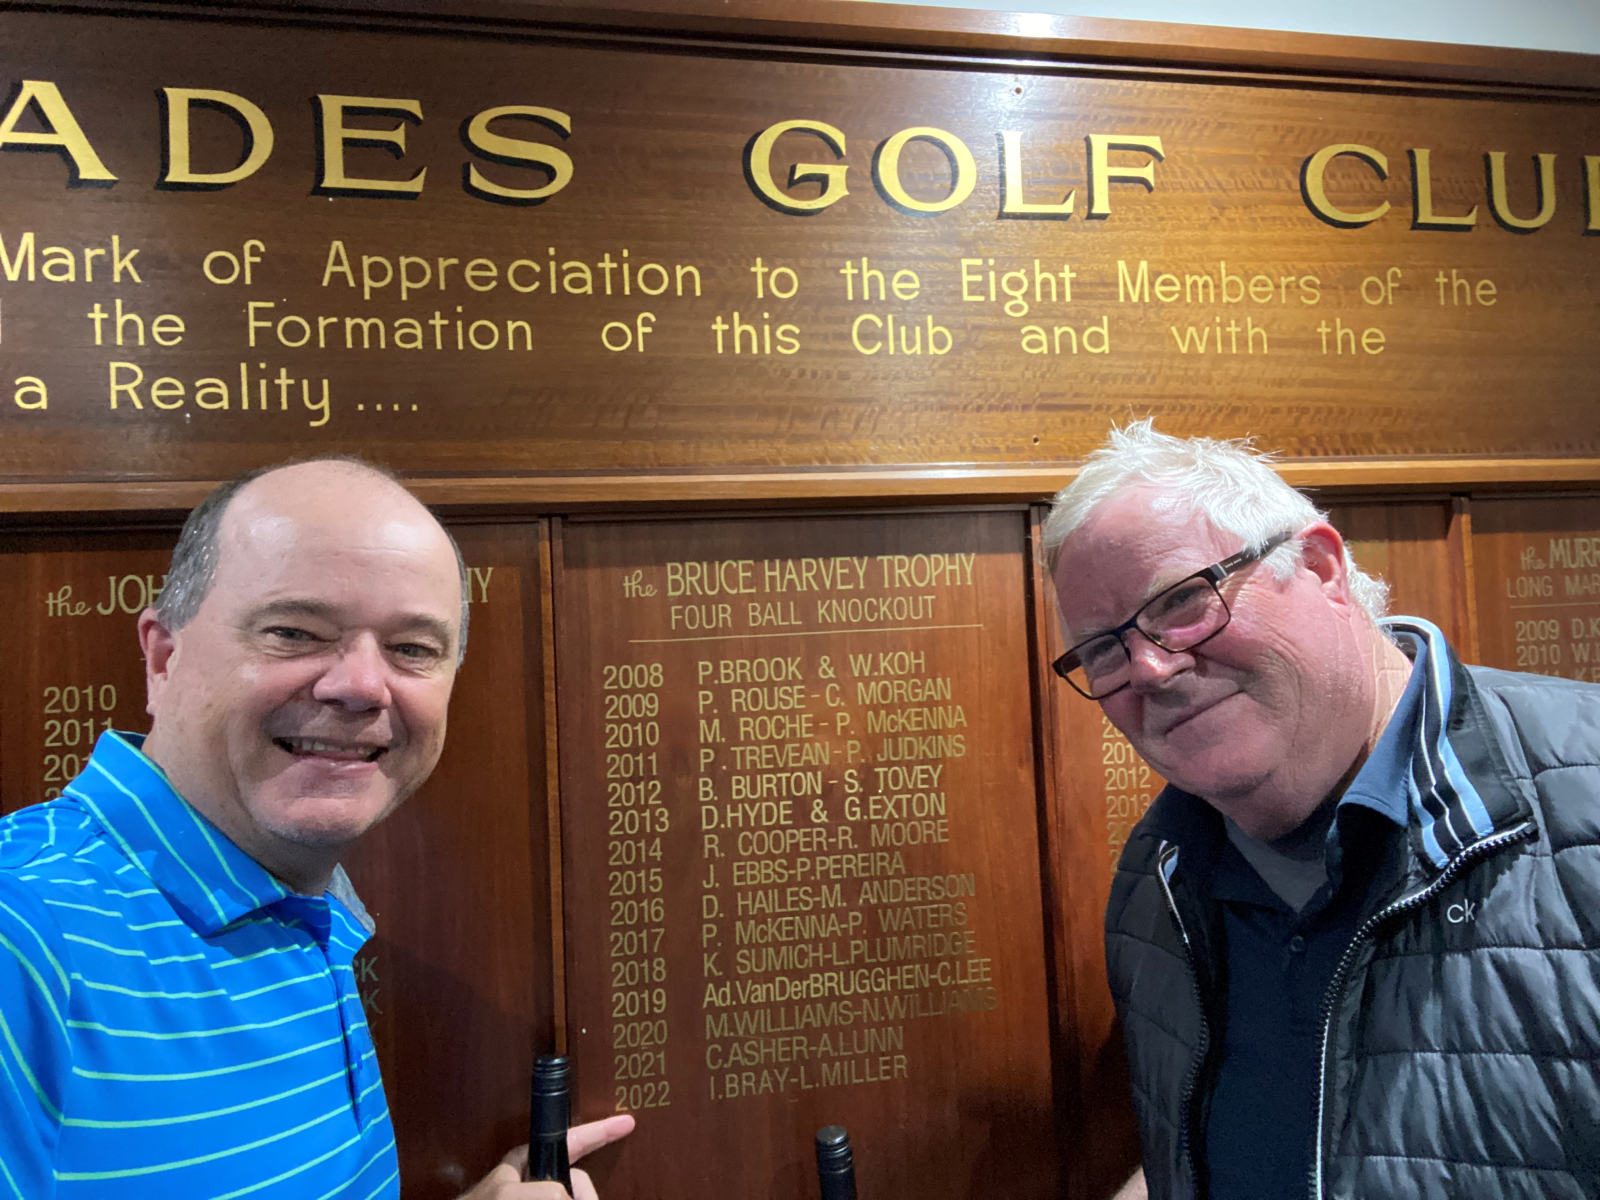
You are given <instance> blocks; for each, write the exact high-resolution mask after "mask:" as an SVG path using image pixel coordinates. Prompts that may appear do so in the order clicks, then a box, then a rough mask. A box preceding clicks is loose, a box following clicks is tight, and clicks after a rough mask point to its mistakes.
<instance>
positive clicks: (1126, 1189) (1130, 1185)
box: [572, 1170, 1150, 1200]
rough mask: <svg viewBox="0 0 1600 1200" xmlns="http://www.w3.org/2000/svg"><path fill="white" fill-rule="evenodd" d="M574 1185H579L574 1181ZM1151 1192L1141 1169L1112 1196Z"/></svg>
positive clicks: (1136, 1198) (1126, 1198) (1125, 1199)
mask: <svg viewBox="0 0 1600 1200" xmlns="http://www.w3.org/2000/svg"><path fill="white" fill-rule="evenodd" d="M572 1186H573V1187H577V1186H578V1185H577V1184H576V1183H574V1184H573V1185H572ZM1149 1194H1150V1193H1149V1192H1148V1191H1146V1190H1145V1186H1144V1171H1143V1170H1139V1171H1135V1172H1134V1173H1133V1178H1132V1179H1130V1180H1128V1182H1127V1183H1125V1184H1123V1185H1122V1187H1120V1188H1119V1189H1117V1194H1116V1195H1115V1196H1113V1197H1111V1200H1145V1198H1146V1197H1147V1196H1148V1195H1149Z"/></svg>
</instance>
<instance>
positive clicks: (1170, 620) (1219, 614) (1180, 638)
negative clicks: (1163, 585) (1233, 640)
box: [1062, 579, 1228, 699]
mask: <svg viewBox="0 0 1600 1200" xmlns="http://www.w3.org/2000/svg"><path fill="white" fill-rule="evenodd" d="M1227 623H1228V608H1227V605H1226V604H1224V603H1223V600H1222V596H1221V594H1220V593H1218V591H1217V589H1216V588H1215V587H1214V586H1213V585H1212V584H1211V582H1210V581H1209V580H1206V579H1186V580H1184V582H1182V583H1180V584H1179V585H1178V586H1177V587H1175V588H1172V589H1171V590H1170V591H1166V592H1162V593H1161V594H1160V595H1159V596H1157V597H1155V598H1154V599H1153V600H1151V601H1150V602H1149V603H1148V604H1147V605H1146V606H1145V607H1144V608H1143V609H1141V610H1140V612H1139V615H1138V618H1137V626H1136V627H1137V628H1138V630H1139V632H1141V633H1142V634H1144V635H1145V636H1146V637H1147V638H1149V639H1150V640H1151V641H1152V642H1155V643H1156V645H1158V646H1160V647H1161V648H1162V649H1163V650H1169V651H1172V652H1174V653H1176V652H1178V651H1181V650H1188V649H1191V648H1193V647H1194V646H1197V645H1199V644H1200V643H1201V642H1203V641H1205V640H1206V639H1207V638H1209V637H1211V636H1212V635H1213V634H1215V633H1216V632H1218V631H1219V630H1220V629H1222V627H1223V626H1225V625H1226V624H1227ZM1064 657H1067V658H1068V659H1069V661H1068V662H1065V663H1063V664H1062V666H1063V667H1065V668H1066V670H1065V671H1064V672H1063V674H1065V675H1066V677H1067V679H1068V680H1070V681H1071V682H1072V684H1073V685H1074V686H1075V687H1077V689H1078V690H1079V691H1080V692H1082V693H1083V694H1084V695H1086V696H1088V697H1089V698H1090V699H1099V698H1100V697H1102V696H1106V695H1109V694H1110V693H1111V692H1114V691H1116V690H1117V689H1119V688H1121V687H1123V686H1124V685H1125V684H1126V683H1127V682H1128V678H1129V674H1130V672H1129V665H1130V660H1129V658H1128V648H1127V646H1126V644H1125V643H1124V640H1123V638H1121V637H1115V636H1112V635H1109V634H1108V635H1106V636H1105V637H1100V638H1096V639H1094V640H1093V641H1091V642H1088V643H1087V644H1085V645H1083V646H1079V647H1078V648H1077V651H1076V653H1075V654H1073V655H1070V656H1064ZM1071 660H1076V661H1071Z"/></svg>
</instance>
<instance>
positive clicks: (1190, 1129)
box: [1156, 842, 1211, 1192]
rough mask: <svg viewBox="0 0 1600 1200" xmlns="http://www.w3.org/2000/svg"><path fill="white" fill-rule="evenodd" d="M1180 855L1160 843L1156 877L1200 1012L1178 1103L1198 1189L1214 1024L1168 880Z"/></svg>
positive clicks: (1187, 1155) (1187, 1158)
mask: <svg viewBox="0 0 1600 1200" xmlns="http://www.w3.org/2000/svg"><path fill="white" fill-rule="evenodd" d="M1177 856H1178V848H1177V847H1176V846H1174V845H1172V844H1171V843H1170V842H1162V843H1161V850H1160V852H1159V853H1158V854H1157V856H1156V878H1157V879H1158V880H1160V881H1161V894H1162V895H1163V896H1165V897H1166V898H1167V908H1168V909H1169V910H1170V911H1171V913H1172V923H1173V924H1174V925H1176V926H1177V927H1178V936H1179V937H1180V938H1182V939H1183V954H1184V957H1185V958H1186V959H1187V960H1188V962H1189V983H1190V985H1191V986H1192V987H1193V988H1194V1002H1195V1007H1196V1008H1197V1009H1198V1010H1199V1012H1200V1044H1199V1045H1198V1046H1196V1047H1195V1053H1194V1058H1193V1060H1192V1061H1191V1062H1190V1063H1189V1074H1188V1077H1187V1078H1186V1079H1184V1081H1183V1095H1182V1097H1181V1099H1180V1100H1179V1106H1178V1112H1179V1114H1180V1115H1181V1116H1182V1118H1183V1156H1184V1159H1185V1161H1186V1162H1187V1163H1188V1165H1189V1179H1190V1181H1191V1182H1192V1183H1195V1185H1196V1191H1197V1192H1198V1182H1197V1176H1196V1172H1195V1163H1194V1115H1193V1112H1192V1111H1191V1106H1192V1105H1193V1103H1194V1091H1195V1085H1196V1084H1197V1083H1198V1082H1199V1079H1200V1066H1201V1064H1202V1063H1204V1062H1205V1059H1206V1055H1207V1054H1208V1053H1209V1052H1210V1049H1211V1024H1210V1022H1209V1021H1207V1020H1206V1005H1205V996H1204V995H1203V994H1202V992H1201V990H1200V967H1199V964H1198V963H1196V961H1195V956H1194V947H1193V945H1192V944H1191V943H1190V941H1189V931H1188V930H1187V929H1185V928H1184V925H1183V917H1182V915H1181V914H1180V913H1179V912H1178V902H1177V901H1176V900H1175V899H1173V896H1172V888H1171V887H1170V886H1169V885H1168V883H1167V864H1168V863H1169V862H1171V861H1172V860H1173V859H1174V858H1176V857H1177Z"/></svg>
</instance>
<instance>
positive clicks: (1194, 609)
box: [1050, 530, 1294, 700]
mask: <svg viewBox="0 0 1600 1200" xmlns="http://www.w3.org/2000/svg"><path fill="white" fill-rule="evenodd" d="M1292 537H1294V534H1293V533H1292V532H1290V531H1288V530H1285V531H1284V532H1283V533H1280V534H1278V535H1276V536H1275V537H1271V538H1268V539H1267V541H1266V542H1265V543H1263V544H1262V545H1261V546H1260V547H1259V548H1257V549H1255V550H1241V551H1239V553H1237V554H1233V555H1230V556H1229V557H1227V558H1225V559H1223V560H1222V561H1221V562H1219V563H1214V564H1213V565H1211V566H1209V567H1207V568H1206V569H1205V570H1204V571H1196V572H1195V573H1194V574H1193V575H1190V576H1189V577H1188V578H1187V579H1181V580H1179V581H1178V582H1177V583H1175V584H1173V585H1172V586H1171V587H1169V588H1167V589H1166V590H1165V591H1163V592H1159V593H1157V594H1156V595H1155V596H1153V597H1151V598H1150V599H1149V600H1147V601H1145V603H1144V604H1143V605H1142V606H1141V607H1140V609H1139V611H1138V612H1136V613H1134V614H1133V616H1131V617H1129V618H1128V619H1127V620H1126V621H1124V622H1123V623H1122V624H1121V625H1118V626H1117V627H1116V628H1115V629H1108V630H1106V632H1104V633H1097V634H1095V635H1094V636H1093V637H1092V638H1086V639H1084V640H1083V641H1081V642H1079V643H1078V644H1077V645H1076V646H1074V647H1072V649H1070V650H1068V651H1067V652H1066V653H1065V654H1063V655H1062V656H1061V657H1060V658H1058V659H1056V660H1055V662H1053V663H1051V664H1050V665H1051V667H1053V668H1054V669H1055V673H1056V674H1057V675H1059V676H1061V678H1063V679H1065V680H1066V681H1067V682H1068V683H1070V684H1071V685H1072V686H1073V687H1074V688H1075V689H1077V691H1078V693H1079V694H1080V695H1083V696H1086V697H1088V698H1089V699H1090V700H1104V699H1105V698H1106V697H1107V696H1109V695H1111V694H1112V693H1113V692H1120V691H1121V690H1122V689H1123V688H1125V687H1127V686H1128V684H1129V682H1131V679H1130V676H1131V674H1132V670H1131V668H1132V659H1130V658H1129V656H1128V646H1127V642H1126V636H1127V633H1128V631H1129V630H1130V629H1137V630H1138V631H1139V632H1140V633H1142V634H1144V636H1145V637H1147V638H1149V639H1150V641H1152V642H1154V643H1155V644H1156V645H1157V646H1160V647H1161V648H1162V649H1163V650H1167V651H1171V652H1173V653H1176V652H1177V651H1180V650H1193V649H1194V648H1195V647H1196V646H1198V645H1200V643H1202V642H1205V641H1209V640H1210V639H1211V638H1214V637H1216V636H1217V634H1219V633H1221V632H1222V631H1223V630H1224V629H1226V628H1227V626H1228V622H1229V621H1230V620H1232V619H1233V614H1232V612H1230V611H1229V609H1228V602H1227V601H1226V600H1224V599H1223V598H1222V593H1221V592H1220V591H1218V590H1217V585H1218V584H1219V583H1221V582H1222V581H1223V580H1224V579H1226V578H1227V577H1228V576H1229V575H1232V574H1233V573H1234V572H1235V571H1238V570H1240V569H1241V568H1244V567H1248V566H1249V565H1250V564H1251V563H1253V562H1259V561H1260V560H1261V559H1263V558H1265V557H1266V556H1267V555H1269V554H1271V553H1272V552H1273V551H1274V550H1276V549H1277V548H1278V547H1279V546H1281V545H1283V544H1284V543H1285V542H1287V541H1288V540H1289V539H1290V538H1292Z"/></svg>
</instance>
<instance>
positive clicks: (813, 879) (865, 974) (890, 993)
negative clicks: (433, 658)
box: [556, 512, 1056, 1200]
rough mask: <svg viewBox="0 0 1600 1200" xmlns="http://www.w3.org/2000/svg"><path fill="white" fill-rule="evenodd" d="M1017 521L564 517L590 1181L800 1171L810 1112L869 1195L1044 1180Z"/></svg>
mask: <svg viewBox="0 0 1600 1200" xmlns="http://www.w3.org/2000/svg"><path fill="white" fill-rule="evenodd" d="M1024 536H1025V523H1024V520H1023V516H1022V514H1021V513H1016V512H1012V513H979V514H959V515H958V514H945V515H900V516H882V517H858V518H837V517H834V518H829V517H805V518H794V519H768V520H758V521H736V520H725V521H706V522H683V523H680V522H658V521H645V522H620V523H603V524H601V523H596V524H589V523H582V524H577V523H569V524H567V525H566V526H565V528H564V530H563V533H562V536H561V539H560V542H559V557H558V560H557V561H558V568H557V572H556V594H557V625H558V628H559V629H560V630H561V637H560V640H559V644H558V650H557V655H558V657H557V666H558V679H559V690H558V705H557V711H558V719H559V722H560V730H561V788H562V792H561V797H562V834H563V838H562V840H563V847H564V872H565V874H564V878H565V880H566V884H567V886H566V901H567V925H566V936H567V944H568V947H569V953H568V961H567V1006H568V1007H567V1013H568V1015H567V1032H568V1044H569V1046H570V1047H571V1050H572V1053H573V1054H574V1056H575V1058H576V1061H577V1070H578V1086H579V1091H580V1095H581V1097H582V1100H583V1111H584V1115H586V1116H587V1115H594V1116H598V1115H600V1114H602V1113H604V1112H607V1111H611V1110H613V1109H614V1108H617V1107H623V1108H630V1109H634V1110H636V1111H637V1112H638V1114H639V1117H640V1129H639V1132H638V1133H636V1134H635V1135H634V1137H633V1138H631V1139H629V1141H628V1143H627V1144H626V1145H625V1146H624V1147H623V1149H622V1151H621V1153H620V1155H619V1156H618V1158H617V1161H616V1162H615V1164H614V1166H613V1168H612V1170H611V1171H610V1172H608V1173H606V1174H605V1175H604V1177H603V1181H602V1186H603V1187H605V1188H606V1189H607V1190H608V1191H615V1192H616V1193H617V1194H620V1195H624V1196H628V1195H635V1196H652V1197H657V1196H658V1197H662V1198H663V1200H666V1198H669V1197H670V1198H677V1197H685V1198H687V1197H690V1196H700V1195H707V1194H716V1195H739V1196H756V1195H760V1196H772V1197H795V1198H799V1197H805V1196H809V1195H811V1194H812V1193H813V1192H814V1190H815V1187H816V1183H815V1166H814V1163H813V1160H812V1153H811V1136H812V1134H813V1133H815V1131H816V1130H817V1128H819V1127H820V1126H822V1125H828V1124H842V1125H844V1126H846V1127H847V1128H849V1129H850V1130H851V1132H852V1136H853V1140H854V1142H855V1145H856V1162H857V1171H858V1174H859V1177H860V1180H861V1187H862V1190H863V1194H864V1195H873V1196H902V1197H907V1198H910V1197H913V1196H948V1197H956V1196H967V1195H971V1194H975V1192H977V1191H981V1190H984V1189H985V1188H987V1187H988V1186H989V1182H988V1181H990V1180H992V1179H993V1177H994V1175H995V1173H997V1172H1002V1171H1003V1172H1004V1173H1005V1175H1006V1178H1007V1184H1006V1187H1007V1191H1008V1193H1009V1194H1014V1195H1018V1196H1045V1195H1049V1194H1052V1192H1053V1191H1054V1187H1055V1183H1054V1179H1055V1157H1056V1156H1055V1151H1054V1148H1053V1138H1052V1136H1051V1126H1052V1096H1051V1092H1052V1087H1051V1048H1050V1021H1049V1019H1048V1016H1049V1014H1048V993H1047V989H1046V987H1045V975H1046V968H1045V962H1044V953H1045V944H1044V934H1043V930H1044V920H1043V913H1042V911H1041V897H1040V884H1039V829H1038V826H1039V805H1038V789H1037V787H1036V783H1035V779H1034V772H1033V755H1032V714H1031V704H1030V699H1029V675H1030V671H1029V650H1028V636H1027V634H1028V631H1027V627H1026V623H1025V622H1024V621H1021V620H1019V619H1018V616H1019V614H1021V613H1022V612H1024V611H1026V607H1027V601H1026V594H1025V588H1026V577H1025V574H1024V571H1023V570H1022V563H1023V542H1024ZM711 1130H716V1131H717V1133H716V1138H715V1144H714V1145H713V1144H708V1143H707V1142H706V1138H707V1136H708V1134H709V1132H710V1131H711ZM697 1146H703V1147H704V1148H705V1152H704V1153H698V1152H696V1151H695V1149H694V1148H695V1147H697ZM732 1147H737V1148H738V1150H737V1151H736V1152H729V1149H730V1148H732Z"/></svg>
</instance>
